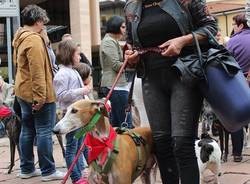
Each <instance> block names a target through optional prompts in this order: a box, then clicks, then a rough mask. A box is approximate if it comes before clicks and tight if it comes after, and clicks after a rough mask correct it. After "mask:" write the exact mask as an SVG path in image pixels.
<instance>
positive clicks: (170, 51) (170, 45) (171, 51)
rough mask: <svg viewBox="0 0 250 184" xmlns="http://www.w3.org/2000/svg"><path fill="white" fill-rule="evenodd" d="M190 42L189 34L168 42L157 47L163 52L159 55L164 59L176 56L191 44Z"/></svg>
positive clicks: (190, 36)
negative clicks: (164, 57)
mask: <svg viewBox="0 0 250 184" xmlns="http://www.w3.org/2000/svg"><path fill="white" fill-rule="evenodd" d="M192 40H193V38H192V35H191V34H188V35H185V36H180V37H177V38H174V39H171V40H168V41H166V42H165V43H163V44H161V45H160V46H159V48H160V49H162V50H163V51H162V53H161V54H162V55H163V56H166V57H173V56H178V55H180V53H181V50H182V48H183V47H184V46H186V45H188V44H190V43H192Z"/></svg>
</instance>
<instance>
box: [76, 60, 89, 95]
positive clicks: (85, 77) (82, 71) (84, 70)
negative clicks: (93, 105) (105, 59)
mask: <svg viewBox="0 0 250 184" xmlns="http://www.w3.org/2000/svg"><path fill="white" fill-rule="evenodd" d="M74 69H76V71H77V72H78V73H79V75H80V76H81V78H82V81H83V84H84V85H86V86H89V85H92V83H91V81H92V77H91V75H92V69H91V67H90V66H89V65H88V64H86V63H79V64H78V65H77V66H75V67H74ZM87 96H88V98H89V99H94V98H93V94H92V93H89V94H88V95H87Z"/></svg>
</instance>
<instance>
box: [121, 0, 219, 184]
mask: <svg viewBox="0 0 250 184" xmlns="http://www.w3.org/2000/svg"><path fill="white" fill-rule="evenodd" d="M125 16H126V22H127V24H126V26H127V42H128V44H130V50H127V51H125V59H127V60H128V62H129V64H130V65H134V64H137V70H138V71H140V75H141V77H142V91H143V99H144V103H145V107H146V112H147V115H148V119H149V123H150V127H151V129H152V133H153V140H154V144H155V151H156V157H157V160H158V163H159V168H160V173H161V179H162V183H164V184H179V181H181V184H198V183H199V182H200V181H199V180H200V178H199V169H198V164H197V158H196V155H195V150H194V141H195V137H196V136H197V126H198V118H199V114H200V110H201V105H202V101H203V97H202V95H201V93H200V91H199V89H198V86H193V87H189V86H187V85H185V84H184V83H182V82H181V80H180V77H179V75H178V74H177V73H176V72H175V71H174V70H172V68H171V65H173V64H174V63H175V61H176V60H177V58H178V57H179V55H184V56H185V55H189V54H193V52H194V51H195V49H194V47H193V46H192V43H193V36H192V34H191V31H193V32H194V33H195V34H196V35H197V38H198V40H199V42H200V43H201V44H200V45H201V47H202V49H203V50H204V49H207V48H209V43H208V39H207V35H206V33H205V32H204V30H203V29H204V28H206V29H208V30H209V31H210V32H211V33H212V34H213V35H216V33H217V24H216V21H215V20H214V18H213V17H212V16H211V15H210V14H209V12H208V9H207V7H206V3H205V2H204V1H202V0H192V1H191V0H128V1H127V2H126V5H125ZM141 49H144V50H141ZM147 49H148V50H149V49H151V52H147V53H146V54H143V53H145V52H143V51H145V50H147ZM139 54H140V55H139Z"/></svg>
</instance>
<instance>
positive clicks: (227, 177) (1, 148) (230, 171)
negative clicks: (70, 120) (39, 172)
mask: <svg viewBox="0 0 250 184" xmlns="http://www.w3.org/2000/svg"><path fill="white" fill-rule="evenodd" d="M54 141H55V144H54V158H55V162H56V166H57V169H59V170H61V171H66V168H65V162H64V160H63V156H62V153H61V149H60V146H59V144H58V143H57V140H56V138H55V137H54ZM230 150H231V149H230ZM9 157H10V155H9V141H8V138H7V137H5V138H1V139H0V184H36V183H48V184H58V183H60V181H53V182H41V181H40V177H36V178H32V179H26V180H23V179H20V178H18V177H17V174H18V173H19V172H20V169H19V159H18V156H17V154H16V162H15V166H14V170H13V172H12V173H11V174H7V170H8V169H7V167H8V165H9ZM35 157H36V158H37V156H35ZM36 167H37V168H38V167H39V166H38V164H37V165H36ZM249 168H250V149H245V150H244V152H243V161H242V162H241V163H235V162H233V158H232V156H230V155H229V159H228V162H227V163H223V164H222V175H221V176H220V177H219V181H220V184H250V169H249ZM205 179H206V181H205V184H214V182H213V175H212V174H211V173H209V172H207V173H206V178H205ZM70 183H71V182H70V180H68V182H67V184H70ZM160 183H161V180H160V177H159V172H157V182H156V184H160ZM135 184H141V181H140V179H137V180H136V182H135Z"/></svg>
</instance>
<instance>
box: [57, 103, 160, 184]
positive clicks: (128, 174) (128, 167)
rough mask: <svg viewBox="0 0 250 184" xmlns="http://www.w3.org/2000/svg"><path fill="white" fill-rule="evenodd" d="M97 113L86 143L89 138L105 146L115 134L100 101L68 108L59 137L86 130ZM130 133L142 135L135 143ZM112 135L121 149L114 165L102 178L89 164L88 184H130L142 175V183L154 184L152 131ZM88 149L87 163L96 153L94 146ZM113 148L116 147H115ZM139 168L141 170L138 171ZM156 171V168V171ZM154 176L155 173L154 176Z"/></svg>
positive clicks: (58, 126)
mask: <svg viewBox="0 0 250 184" xmlns="http://www.w3.org/2000/svg"><path fill="white" fill-rule="evenodd" d="M97 112H101V114H100V118H99V120H98V121H97V123H96V125H95V126H94V128H93V129H92V130H91V131H90V132H88V133H87V135H86V138H85V143H86V140H87V139H88V137H93V138H94V139H96V140H98V141H100V142H104V141H106V140H107V139H108V138H109V137H110V135H111V133H112V132H114V131H113V128H112V127H111V125H110V122H109V119H108V117H107V113H106V110H105V106H104V104H103V102H100V101H95V100H86V99H83V100H79V101H77V102H75V103H73V104H72V105H71V106H69V107H68V108H67V112H66V114H65V116H64V117H63V119H61V120H60V121H59V122H58V123H57V124H56V126H55V127H54V130H53V131H54V133H57V134H66V133H68V132H71V131H73V130H76V129H78V128H80V127H86V126H88V123H89V122H90V120H91V118H92V117H93V116H94V115H95V114H96V113H97ZM130 133H132V134H137V135H139V140H138V139H137V140H136V141H134V138H133V137H131V135H130ZM112 135H113V136H114V137H115V139H114V141H116V142H117V145H118V150H116V156H115V158H114V160H113V162H112V165H111V167H110V169H109V170H108V172H107V173H105V174H103V172H101V171H100V170H98V169H96V167H95V165H94V164H93V162H90V163H89V166H90V174H89V177H88V181H89V183H90V184H99V183H100V184H101V183H110V184H131V183H132V182H133V181H134V180H135V179H136V178H137V177H138V176H140V175H141V176H142V182H143V183H146V184H149V183H154V182H155V178H156V177H155V175H154V176H153V177H150V174H151V170H152V168H153V166H154V163H155V159H154V156H153V154H152V134H151V130H150V128H146V127H144V128H135V129H132V130H129V131H128V132H125V133H123V134H116V135H115V134H113V133H112ZM140 142H142V143H140ZM138 143H139V144H138ZM88 146H89V148H90V149H89V150H90V152H89V153H90V154H89V155H88V160H89V161H90V156H91V150H93V149H92V148H93V147H94V145H89V144H88ZM92 146H93V147H92ZM111 147H115V145H113V146H111ZM138 149H139V150H140V151H138ZM106 150H108V151H107V152H108V155H110V154H111V153H112V149H110V147H106ZM139 152H140V154H139ZM103 155H104V151H103V152H102V153H101V154H100V155H99V156H98V157H96V160H94V161H96V162H95V163H100V162H101V161H100V160H101V158H102V157H103ZM99 161H100V162H99ZM139 165H140V167H138V166H139ZM154 169H156V168H155V167H154ZM155 173H156V172H153V174H155ZM151 180H153V181H151Z"/></svg>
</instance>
